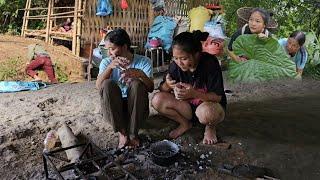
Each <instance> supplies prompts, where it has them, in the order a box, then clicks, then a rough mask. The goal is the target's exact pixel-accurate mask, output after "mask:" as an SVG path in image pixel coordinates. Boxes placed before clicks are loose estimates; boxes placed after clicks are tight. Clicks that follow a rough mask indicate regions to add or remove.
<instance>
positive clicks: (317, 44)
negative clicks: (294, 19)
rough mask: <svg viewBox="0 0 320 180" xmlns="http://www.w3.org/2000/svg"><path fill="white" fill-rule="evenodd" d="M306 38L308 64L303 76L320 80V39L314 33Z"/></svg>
mask: <svg viewBox="0 0 320 180" xmlns="http://www.w3.org/2000/svg"><path fill="white" fill-rule="evenodd" d="M306 37H307V38H306V45H305V46H306V48H307V50H308V62H307V64H306V67H305V68H304V73H303V75H304V76H310V77H312V78H314V79H317V80H320V38H317V37H316V35H315V33H314V32H311V33H308V34H307V36H306Z"/></svg>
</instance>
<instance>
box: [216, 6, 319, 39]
mask: <svg viewBox="0 0 320 180" xmlns="http://www.w3.org/2000/svg"><path fill="white" fill-rule="evenodd" d="M220 2H221V4H222V5H223V6H224V9H225V12H226V20H227V21H228V22H229V23H228V25H227V30H228V31H227V34H228V35H229V36H230V35H232V33H233V32H235V31H236V29H237V28H238V27H237V25H236V21H237V13H236V11H237V9H239V8H241V7H260V8H264V9H266V10H268V11H269V12H273V14H274V15H273V18H274V19H275V20H276V21H277V22H278V24H279V26H278V31H277V32H275V34H276V36H278V37H288V35H289V34H290V33H291V32H292V31H294V30H303V31H311V30H312V31H314V32H316V35H317V36H319V35H320V28H319V22H320V16H319V14H320V8H319V7H320V2H319V1H318V0H269V1H256V0H221V1H220Z"/></svg>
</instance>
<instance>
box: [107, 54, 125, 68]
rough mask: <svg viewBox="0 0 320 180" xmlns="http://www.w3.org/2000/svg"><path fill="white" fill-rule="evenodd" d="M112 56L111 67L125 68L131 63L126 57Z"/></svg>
mask: <svg viewBox="0 0 320 180" xmlns="http://www.w3.org/2000/svg"><path fill="white" fill-rule="evenodd" d="M110 58H111V63H110V65H109V67H110V68H111V69H114V68H119V69H121V70H125V69H126V68H127V66H128V65H129V64H130V61H129V60H128V59H127V58H125V57H120V56H117V57H115V56H111V57H110Z"/></svg>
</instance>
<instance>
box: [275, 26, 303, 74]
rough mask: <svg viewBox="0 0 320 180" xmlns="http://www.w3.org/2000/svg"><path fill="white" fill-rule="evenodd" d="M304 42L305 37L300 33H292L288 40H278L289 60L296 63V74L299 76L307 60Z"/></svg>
mask: <svg viewBox="0 0 320 180" xmlns="http://www.w3.org/2000/svg"><path fill="white" fill-rule="evenodd" d="M305 41H306V35H305V34H304V33H303V32H302V31H294V32H293V33H291V34H290V36H289V37H288V38H282V39H279V40H278V42H279V44H280V45H281V46H282V47H283V49H284V50H285V52H286V53H287V54H288V56H289V58H290V59H291V60H292V61H294V62H295V63H296V72H297V73H298V75H300V76H301V75H302V72H303V69H304V66H305V65H306V62H307V60H308V52H307V50H306V48H305V47H304V46H303V45H304V43H305Z"/></svg>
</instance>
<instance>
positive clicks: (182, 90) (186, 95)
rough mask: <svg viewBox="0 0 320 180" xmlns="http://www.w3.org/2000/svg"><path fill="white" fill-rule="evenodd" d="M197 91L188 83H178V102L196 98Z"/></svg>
mask: <svg viewBox="0 0 320 180" xmlns="http://www.w3.org/2000/svg"><path fill="white" fill-rule="evenodd" d="M194 91H195V89H194V88H193V87H192V86H191V85H190V84H186V83H177V84H176V85H175V87H174V95H175V97H176V99H178V100H187V99H192V98H194V97H193V96H194V94H195V93H194Z"/></svg>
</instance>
